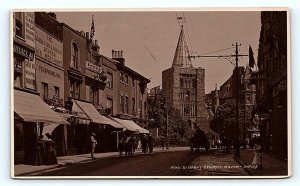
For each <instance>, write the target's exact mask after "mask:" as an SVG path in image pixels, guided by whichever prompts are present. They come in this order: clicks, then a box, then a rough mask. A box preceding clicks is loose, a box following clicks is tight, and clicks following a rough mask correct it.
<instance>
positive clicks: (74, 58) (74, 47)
mask: <svg viewBox="0 0 300 186" xmlns="http://www.w3.org/2000/svg"><path fill="white" fill-rule="evenodd" d="M70 66H71V67H73V68H76V69H77V68H78V47H77V45H76V43H74V42H73V43H72V48H71V64H70Z"/></svg>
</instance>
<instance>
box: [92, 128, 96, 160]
mask: <svg viewBox="0 0 300 186" xmlns="http://www.w3.org/2000/svg"><path fill="white" fill-rule="evenodd" d="M91 142H92V151H91V158H95V157H94V152H95V148H96V145H97V140H96V134H95V133H92V135H91Z"/></svg>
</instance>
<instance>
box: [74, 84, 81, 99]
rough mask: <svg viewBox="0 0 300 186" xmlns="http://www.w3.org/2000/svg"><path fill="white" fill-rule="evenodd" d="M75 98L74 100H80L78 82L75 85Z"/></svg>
mask: <svg viewBox="0 0 300 186" xmlns="http://www.w3.org/2000/svg"><path fill="white" fill-rule="evenodd" d="M75 98H76V99H79V98H80V84H79V83H78V82H77V83H76V85H75Z"/></svg>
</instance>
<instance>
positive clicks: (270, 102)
mask: <svg viewBox="0 0 300 186" xmlns="http://www.w3.org/2000/svg"><path fill="white" fill-rule="evenodd" d="M257 66H258V73H257V74H256V75H257V108H256V113H257V114H258V116H259V118H260V127H261V136H262V138H263V141H264V145H265V149H267V150H269V151H271V153H273V154H274V155H276V156H278V157H280V158H283V159H286V158H287V155H288V153H287V152H288V150H287V149H288V145H287V144H288V142H287V129H288V121H287V115H288V109H287V12H286V11H283V12H262V13H261V31H260V39H259V50H258V62H257Z"/></svg>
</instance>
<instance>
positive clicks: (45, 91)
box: [42, 82, 48, 99]
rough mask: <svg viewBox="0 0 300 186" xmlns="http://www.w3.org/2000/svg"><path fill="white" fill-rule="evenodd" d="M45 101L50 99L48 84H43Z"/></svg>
mask: <svg viewBox="0 0 300 186" xmlns="http://www.w3.org/2000/svg"><path fill="white" fill-rule="evenodd" d="M42 87H43V99H48V83H45V82H42Z"/></svg>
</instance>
